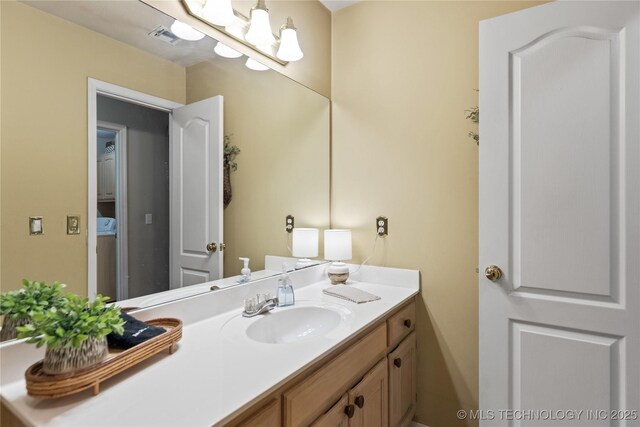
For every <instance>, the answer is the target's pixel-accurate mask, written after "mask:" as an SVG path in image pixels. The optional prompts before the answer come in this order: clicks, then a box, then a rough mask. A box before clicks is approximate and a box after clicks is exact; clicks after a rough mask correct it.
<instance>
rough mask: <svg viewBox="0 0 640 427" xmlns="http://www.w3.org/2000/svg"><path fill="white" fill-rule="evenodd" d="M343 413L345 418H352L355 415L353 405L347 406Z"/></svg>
mask: <svg viewBox="0 0 640 427" xmlns="http://www.w3.org/2000/svg"><path fill="white" fill-rule="evenodd" d="M344 413H345V414H347V417H349V418H353V415H354V414H355V413H356V407H355V406H353V405H347V406H345V408H344Z"/></svg>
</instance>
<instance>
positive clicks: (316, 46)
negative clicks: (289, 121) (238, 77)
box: [142, 0, 331, 98]
mask: <svg viewBox="0 0 640 427" xmlns="http://www.w3.org/2000/svg"><path fill="white" fill-rule="evenodd" d="M142 1H144V2H145V3H148V4H150V5H152V6H153V7H155V8H156V9H158V10H161V11H163V12H165V13H166V14H168V15H170V16H173V17H175V18H177V19H180V20H181V21H184V22H187V23H189V24H190V25H192V26H194V27H195V28H197V29H199V30H200V31H202V32H203V33H205V34H209V35H211V36H212V37H214V38H216V39H218V40H220V41H223V42H225V43H226V44H228V45H229V46H231V47H233V48H234V49H237V50H238V51H239V52H242V53H243V54H245V55H249V56H251V57H253V58H256V59H258V60H259V61H261V62H263V63H265V64H266V65H268V66H270V67H271V68H273V69H274V70H277V71H278V72H280V73H282V74H284V75H285V76H288V77H290V78H292V79H293V80H296V81H297V82H299V83H301V84H303V85H305V86H307V87H309V88H310V89H312V90H314V91H316V92H318V93H320V94H322V95H324V96H326V97H327V98H329V97H330V96H331V13H330V12H329V10H328V9H326V8H325V7H324V6H323V5H322V4H321V3H320V2H319V1H318V0H269V1H268V2H267V3H268V4H267V7H268V8H269V16H270V17H271V28H272V29H273V31H274V33H275V34H277V33H278V30H279V28H280V26H281V25H282V24H284V23H285V21H286V19H287V16H291V17H292V18H293V20H294V24H295V26H296V27H297V29H298V40H299V42H300V46H301V48H302V50H303V52H304V55H305V56H304V59H303V60H301V61H298V62H292V63H289V64H287V65H286V66H282V65H280V64H279V63H277V62H276V61H273V60H270V59H269V58H266V57H264V56H263V55H262V54H259V53H257V52H256V51H254V50H253V49H251V48H249V47H247V46H245V45H243V44H241V43H239V42H237V41H236V40H234V39H232V38H230V37H228V36H227V35H226V34H224V33H221V32H220V31H218V30H216V29H214V28H212V27H210V26H208V25H207V24H204V23H203V22H201V21H199V20H198V19H196V18H194V17H192V16H190V15H189V14H187V12H186V11H185V9H184V7H183V6H182V5H181V3H180V2H178V1H166V0H142ZM255 4H256V1H255V0H233V7H234V8H235V9H236V10H237V11H239V12H240V13H242V14H244V15H245V16H248V15H249V10H250V9H251V7H252V6H254V5H255Z"/></svg>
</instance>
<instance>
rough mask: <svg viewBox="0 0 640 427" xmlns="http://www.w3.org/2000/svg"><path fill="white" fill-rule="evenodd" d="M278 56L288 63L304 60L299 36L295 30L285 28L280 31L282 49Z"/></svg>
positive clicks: (280, 48)
mask: <svg viewBox="0 0 640 427" xmlns="http://www.w3.org/2000/svg"><path fill="white" fill-rule="evenodd" d="M276 56H277V57H278V58H279V59H282V60H283V61H288V62H293V61H298V60H300V59H302V57H303V56H304V54H303V53H302V50H301V49H300V44H298V34H297V32H296V30H295V28H283V29H282V31H280V47H279V48H278V53H277V54H276Z"/></svg>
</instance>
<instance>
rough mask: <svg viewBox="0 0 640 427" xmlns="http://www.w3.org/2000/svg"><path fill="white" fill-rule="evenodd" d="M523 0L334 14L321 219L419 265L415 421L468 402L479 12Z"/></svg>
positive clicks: (472, 363)
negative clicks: (328, 164) (380, 225)
mask: <svg viewBox="0 0 640 427" xmlns="http://www.w3.org/2000/svg"><path fill="white" fill-rule="evenodd" d="M534 4H535V3H530V2H453V1H452V2H436V1H420V2H417V1H414V2H399V1H366V2H361V3H358V4H356V5H355V6H352V7H349V8H346V9H343V10H340V11H339V12H337V13H334V15H333V36H332V48H333V51H332V63H333V65H332V73H333V75H332V100H333V106H332V108H333V113H332V126H333V135H332V137H333V140H332V151H333V153H332V181H333V182H332V206H331V216H332V226H333V227H349V228H352V229H353V230H354V253H355V257H356V258H355V261H361V260H362V259H363V258H364V257H365V256H367V255H368V254H369V251H370V248H371V244H372V242H373V239H374V232H375V231H374V230H375V229H374V220H375V217H376V216H377V215H386V216H388V217H389V225H390V235H389V236H388V237H386V238H385V239H384V240H382V241H380V242H379V244H378V247H377V249H376V254H375V256H374V257H373V258H372V259H371V261H370V262H371V264H376V265H388V266H394V267H404V268H413V269H419V270H420V271H421V279H422V293H421V297H420V304H419V310H418V316H419V317H418V322H417V324H418V329H417V331H418V354H419V365H418V366H419V367H418V411H417V419H418V421H419V422H421V423H424V424H427V425H429V426H430V427H438V426H454V425H458V424H462V423H461V422H459V421H458V420H457V419H456V410H458V409H460V408H464V409H469V408H477V407H478V293H477V288H476V287H477V281H478V280H477V274H476V272H475V269H476V267H477V259H478V210H477V207H478V191H477V188H478V148H477V147H476V145H475V144H474V143H473V141H472V140H471V139H469V138H468V137H467V132H468V131H469V130H471V129H473V128H474V126H472V124H471V123H470V122H469V121H468V120H465V113H464V110H465V109H466V108H469V107H470V106H473V105H477V103H478V100H477V94H476V92H474V89H476V88H477V87H478V21H479V20H482V19H486V18H490V17H493V16H497V15H501V14H505V13H508V12H511V11H515V10H518V9H523V8H526V7H530V6H533V5H534Z"/></svg>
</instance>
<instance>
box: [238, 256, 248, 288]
mask: <svg viewBox="0 0 640 427" xmlns="http://www.w3.org/2000/svg"><path fill="white" fill-rule="evenodd" d="M238 259H239V260H240V261H242V262H244V267H242V270H240V280H239V281H238V283H247V282H249V281H250V280H251V269H250V268H249V258H244V257H240V258H238Z"/></svg>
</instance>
